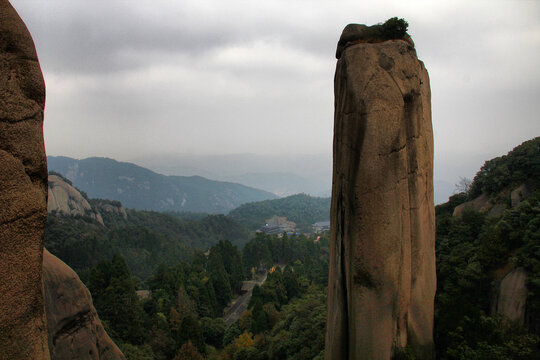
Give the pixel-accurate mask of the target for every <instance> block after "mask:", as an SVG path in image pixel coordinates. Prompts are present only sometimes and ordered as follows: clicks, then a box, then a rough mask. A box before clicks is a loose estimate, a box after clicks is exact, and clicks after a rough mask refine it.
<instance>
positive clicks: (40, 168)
mask: <svg viewBox="0 0 540 360" xmlns="http://www.w3.org/2000/svg"><path fill="white" fill-rule="evenodd" d="M44 105H45V84H44V82H43V77H42V75H41V69H40V66H39V63H38V59H37V55H36V51H35V48H34V43H33V41H32V38H31V36H30V33H29V32H28V30H27V29H26V26H25V25H24V23H23V22H22V20H21V19H20V17H19V16H18V14H17V12H16V11H15V10H14V9H13V7H12V6H11V5H10V3H9V1H7V0H0V349H1V350H0V359H10V360H18V359H49V350H48V346H47V327H46V324H45V312H44V306H43V286H42V282H41V266H42V254H43V232H44V229H45V222H46V219H47V163H46V158H45V148H44V145H43V131H42V129H43V108H44Z"/></svg>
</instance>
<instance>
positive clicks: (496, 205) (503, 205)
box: [452, 179, 538, 216]
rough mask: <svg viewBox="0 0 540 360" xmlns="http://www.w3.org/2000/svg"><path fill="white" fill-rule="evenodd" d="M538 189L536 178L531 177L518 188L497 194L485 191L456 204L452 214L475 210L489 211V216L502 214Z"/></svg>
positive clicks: (457, 214) (515, 206)
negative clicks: (489, 193)
mask: <svg viewBox="0 0 540 360" xmlns="http://www.w3.org/2000/svg"><path fill="white" fill-rule="evenodd" d="M537 189H538V186H537V185H536V180H534V179H529V180H527V181H525V182H524V183H522V184H521V185H519V186H518V187H516V188H508V189H505V190H503V191H500V192H499V193H497V194H496V195H491V196H490V195H488V194H486V193H483V194H481V195H480V196H478V197H476V198H474V199H472V200H470V201H467V202H464V203H463V204H459V205H458V206H456V207H455V209H454V212H453V214H452V215H453V216H459V215H461V214H463V212H464V211H467V210H473V211H478V212H482V213H487V214H488V216H500V215H502V214H503V213H504V210H506V209H509V208H517V207H519V205H520V204H521V202H522V201H523V200H526V199H527V198H528V197H530V196H532V195H533V194H534V192H535V191H536V190H537ZM508 200H510V201H508Z"/></svg>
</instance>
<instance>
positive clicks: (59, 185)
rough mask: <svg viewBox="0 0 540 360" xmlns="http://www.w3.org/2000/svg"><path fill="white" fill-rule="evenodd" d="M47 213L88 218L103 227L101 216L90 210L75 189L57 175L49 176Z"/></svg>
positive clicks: (87, 203) (89, 206)
mask: <svg viewBox="0 0 540 360" xmlns="http://www.w3.org/2000/svg"><path fill="white" fill-rule="evenodd" d="M47 212H50V213H59V214H63V215H72V216H74V215H80V216H88V217H91V218H92V219H95V220H96V221H97V222H99V223H100V224H101V225H103V219H102V217H101V214H100V213H99V212H97V211H95V210H94V209H93V208H92V206H91V205H90V203H89V202H88V200H86V199H85V198H84V196H82V194H81V193H80V192H79V191H78V190H77V189H75V188H74V187H73V186H72V185H70V184H68V183H67V182H66V181H65V180H64V179H62V178H61V177H60V176H57V175H49V200H48V201H47Z"/></svg>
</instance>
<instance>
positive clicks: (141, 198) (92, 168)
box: [47, 156, 277, 214]
mask: <svg viewBox="0 0 540 360" xmlns="http://www.w3.org/2000/svg"><path fill="white" fill-rule="evenodd" d="M47 161H48V166H49V170H52V171H56V172H58V173H61V174H62V175H64V176H65V177H67V178H68V179H70V180H71V181H72V182H73V185H75V186H76V187H78V188H79V189H81V190H82V191H85V192H86V193H87V194H88V196H90V197H92V198H103V199H110V200H118V201H121V202H122V204H124V206H126V207H128V208H135V209H139V210H154V211H191V212H204V213H208V214H216V213H219V214H225V213H227V212H229V211H230V210H232V209H234V208H236V207H237V206H239V205H242V204H244V203H247V202H252V201H260V200H266V199H275V198H277V196H276V195H274V194H272V193H269V192H266V191H263V190H259V189H255V188H252V187H248V186H244V185H240V184H235V183H231V182H224V181H214V180H210V179H206V178H203V177H201V176H165V175H161V174H158V173H155V172H153V171H151V170H148V169H145V168H143V167H140V166H137V165H135V164H131V163H126V162H119V161H116V160H113V159H107V158H97V157H94V158H87V159H83V160H77V159H72V158H68V157H63V156H49V157H48V158H47Z"/></svg>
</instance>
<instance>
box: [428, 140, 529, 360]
mask: <svg viewBox="0 0 540 360" xmlns="http://www.w3.org/2000/svg"><path fill="white" fill-rule="evenodd" d="M538 179H540V138H535V139H533V140H530V141H527V142H525V143H523V144H522V145H520V146H518V147H516V148H515V149H514V150H513V151H511V152H510V153H509V154H508V155H506V156H502V157H499V158H496V159H493V160H490V161H487V162H486V163H485V164H484V166H483V167H482V169H481V170H480V171H479V172H478V174H477V175H476V177H475V178H474V181H473V182H472V184H471V186H470V187H469V189H468V191H465V192H462V193H459V194H456V195H454V196H452V197H451V198H450V199H449V201H448V202H447V203H445V204H442V205H439V206H437V207H436V214H437V242H436V252H437V282H438V285H437V295H436V299H435V309H436V313H435V341H436V345H437V355H438V358H440V359H486V360H487V359H538V358H540V352H539V345H540V343H539V337H538V336H539V335H540V193H539V192H538V191H536V192H535V193H534V194H533V195H532V196H529V197H528V198H524V199H521V200H522V201H521V202H520V204H519V205H518V206H514V207H511V206H510V204H511V201H510V190H512V189H513V188H516V187H518V186H519V185H520V184H522V183H525V182H526V183H528V184H530V187H533V188H536V189H538V183H537V182H538ZM482 193H483V194H487V195H489V196H490V199H491V202H492V203H502V204H505V205H506V206H507V209H506V210H505V211H504V212H503V214H502V215H499V216H493V215H489V214H487V213H483V212H479V211H474V210H472V209H469V210H465V211H463V212H462V213H460V214H459V215H456V216H453V212H454V209H455V207H456V206H458V205H459V204H462V203H464V202H466V201H469V200H473V199H474V198H475V197H477V196H479V195H481V194H482ZM514 268H523V269H525V271H526V273H527V283H526V286H527V290H528V296H527V310H526V314H525V319H523V321H521V322H520V321H517V322H510V321H508V320H506V319H504V318H503V317H501V315H499V314H497V313H496V312H495V311H493V302H494V301H495V300H494V299H495V298H496V295H497V292H498V289H497V284H498V282H500V280H501V279H500V277H501V273H502V274H504V272H507V271H508V270H507V269H514ZM505 270H506V271H505Z"/></svg>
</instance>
